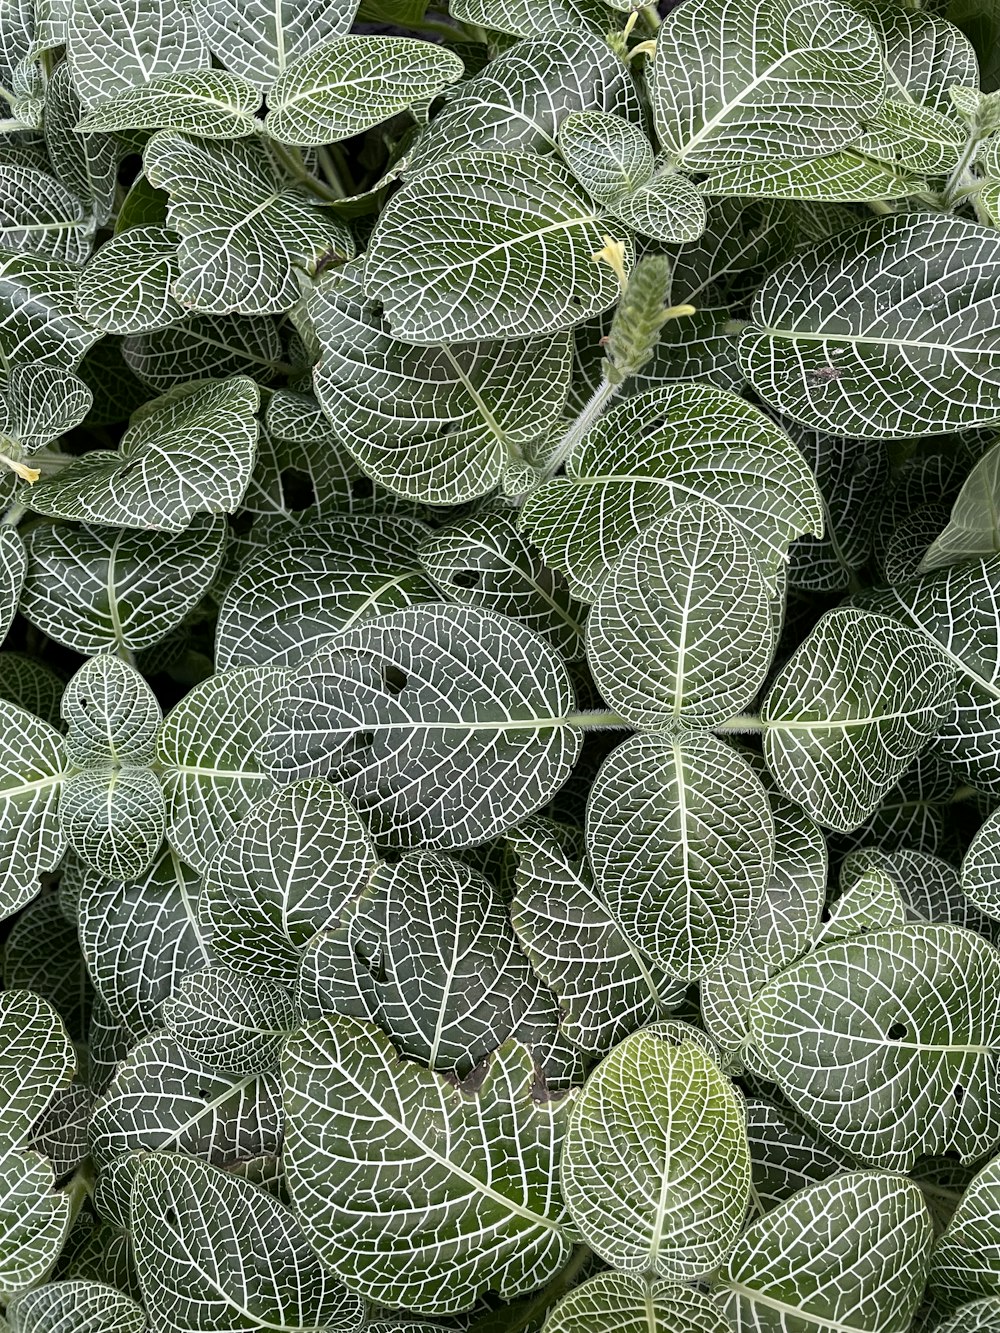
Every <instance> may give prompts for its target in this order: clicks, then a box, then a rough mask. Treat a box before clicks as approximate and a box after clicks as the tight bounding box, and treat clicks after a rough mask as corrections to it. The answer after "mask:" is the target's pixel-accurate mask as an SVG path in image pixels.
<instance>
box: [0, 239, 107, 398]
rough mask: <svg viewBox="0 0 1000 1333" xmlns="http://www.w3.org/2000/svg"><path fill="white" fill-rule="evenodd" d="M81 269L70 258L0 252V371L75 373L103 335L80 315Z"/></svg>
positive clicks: (8, 251)
mask: <svg viewBox="0 0 1000 1333" xmlns="http://www.w3.org/2000/svg"><path fill="white" fill-rule="evenodd" d="M79 274H80V270H79V268H77V266H76V265H75V264H70V263H68V262H67V261H66V260H64V259H47V258H44V257H43V256H42V255H28V254H16V253H14V252H13V251H11V250H3V251H0V366H2V367H3V370H4V372H5V373H6V372H9V370H10V368H11V366H15V365H18V366H20V365H35V364H41V365H46V366H52V365H54V366H58V367H59V368H60V369H62V370H75V369H76V367H77V366H78V365H79V364H80V361H81V360H82V358H83V355H84V353H85V352H86V351H87V349H88V348H89V347H90V346H91V345H92V344H93V343H95V342H96V341H97V340H98V338H99V337H100V336H101V332H100V330H99V329H97V328H93V327H92V326H91V325H90V324H88V323H87V322H86V320H84V319H83V318H82V317H81V315H80V314H79V312H78V311H77V305H76V284H77V280H78V278H79Z"/></svg>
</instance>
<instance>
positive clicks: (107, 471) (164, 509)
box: [30, 376, 259, 532]
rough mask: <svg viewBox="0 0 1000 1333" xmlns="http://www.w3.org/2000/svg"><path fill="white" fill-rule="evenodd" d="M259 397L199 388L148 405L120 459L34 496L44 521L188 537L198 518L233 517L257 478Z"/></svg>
mask: <svg viewBox="0 0 1000 1333" xmlns="http://www.w3.org/2000/svg"><path fill="white" fill-rule="evenodd" d="M258 400H259V395H258V390H257V386H256V385H255V384H254V383H253V381H252V380H250V379H246V378H244V377H242V376H241V377H234V378H233V379H229V380H225V381H221V382H214V383H203V384H201V385H192V386H191V387H190V388H189V390H188V392H186V393H184V394H181V395H177V394H168V395H166V396H165V397H163V398H161V399H156V400H154V401H153V402H152V403H149V404H147V406H146V408H145V409H144V410H143V412H142V414H141V415H140V416H138V417H137V418H136V419H135V420H134V422H133V424H132V425H131V426H130V427H129V429H128V430H127V431H126V432H125V434H124V435H123V436H122V440H121V444H120V445H119V448H118V450H117V452H116V453H114V454H111V455H109V454H108V453H107V452H106V451H103V450H102V451H99V452H98V451H95V452H93V453H90V454H87V455H85V456H84V457H83V458H81V459H79V460H77V461H76V462H74V463H71V464H70V465H69V466H68V467H65V468H63V469H62V470H61V471H60V472H58V473H57V474H56V475H55V476H54V477H51V478H49V479H47V480H45V481H41V482H39V483H38V484H37V485H36V486H34V487H33V488H32V491H31V495H30V503H31V507H32V509H34V510H35V512H36V513H39V514H48V515H49V516H50V517H53V518H68V519H79V520H81V521H83V522H87V523H92V524H106V525H108V526H110V527H119V528H145V529H153V530H154V531H158V532H183V530H184V529H185V528H186V527H187V526H188V524H189V523H190V522H191V520H192V519H193V518H194V517H195V515H196V514H202V513H227V514H231V513H234V512H235V511H236V509H237V508H238V507H239V502H240V499H241V498H242V496H243V492H244V491H245V490H246V488H247V484H248V482H249V480H250V474H251V472H252V470H253V463H254V457H255V453H256V444H257V429H258V428H257V422H256V419H255V417H254V413H255V412H256V410H257V405H258Z"/></svg>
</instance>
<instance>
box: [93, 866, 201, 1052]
mask: <svg viewBox="0 0 1000 1333" xmlns="http://www.w3.org/2000/svg"><path fill="white" fill-rule="evenodd" d="M198 890H199V885H198V878H197V876H196V875H195V874H194V872H193V871H192V870H189V869H188V867H187V866H185V865H183V864H182V862H181V861H180V860H179V859H178V857H177V856H176V855H175V854H174V853H173V852H170V851H164V852H163V854H162V855H161V856H160V857H159V858H158V860H157V861H156V862H155V864H154V865H153V866H152V868H151V869H150V870H149V871H148V873H147V874H145V875H144V876H143V877H142V878H141V879H140V880H137V881H133V882H131V883H115V882H113V881H108V880H106V879H103V878H101V877H95V876H90V877H89V878H88V879H87V880H85V881H84V886H83V890H82V892H81V894H80V901H79V907H78V914H79V934H80V947H81V949H82V951H83V956H84V958H85V960H86V963H87V967H88V969H89V971H90V975H91V976H92V977H93V980H94V985H95V986H96V988H97V990H98V993H99V994H100V996H101V998H102V999H103V1001H104V1003H105V1004H106V1005H107V1008H108V1010H109V1011H110V1015H111V1017H112V1018H113V1020H114V1022H116V1023H117V1024H120V1025H121V1026H122V1027H124V1028H126V1029H127V1030H128V1032H129V1033H130V1034H132V1037H133V1039H134V1040H138V1038H140V1037H143V1036H146V1035H147V1034H148V1033H150V1032H152V1031H153V1029H154V1028H155V1027H157V1026H159V1023H160V1011H161V1005H162V1003H163V1001H164V1000H165V999H167V998H168V997H169V996H170V995H172V994H173V993H174V991H175V990H176V988H177V986H178V985H179V983H180V980H181V978H182V977H183V976H184V974H185V973H186V972H189V971H193V970H195V969H197V968H203V967H205V966H206V965H207V964H208V963H210V962H211V961H212V955H211V953H210V950H209V944H208V937H209V931H207V930H206V929H204V928H203V927H202V925H201V924H200V922H199V918H198Z"/></svg>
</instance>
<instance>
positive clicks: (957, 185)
mask: <svg viewBox="0 0 1000 1333" xmlns="http://www.w3.org/2000/svg"><path fill="white" fill-rule="evenodd" d="M979 142H980V140H979V135H978V134H976V133H975V131H972V132H970V134H969V137H968V139H966V141H965V147H964V148H963V149H962V156H961V157H960V158H959V159H958V162H957V164H956V166H955V169H954V171H953V172H952V173H951V175H950V176H949V177H948V181H947V183H946V185H945V187H944V190H943V191H942V194H941V203H942V204H943V206H944V207H945V208H954V206H955V204H956V203H958V202H959V198H958V196H959V195H960V194H961V192H962V190H963V189H968V188H969V186H970V185H971V186H972V187H973V188H974V187H975V185H976V180H975V177H974V176H973V175H972V172H971V171H970V170H969V168H970V167H971V166H972V161H973V158H974V157H975V156H976V149H977V148H978V147H979Z"/></svg>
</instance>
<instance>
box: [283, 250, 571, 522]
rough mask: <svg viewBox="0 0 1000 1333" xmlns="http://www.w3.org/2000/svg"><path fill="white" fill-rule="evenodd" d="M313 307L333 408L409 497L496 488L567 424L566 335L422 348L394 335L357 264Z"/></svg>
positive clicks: (360, 456) (351, 439)
mask: <svg viewBox="0 0 1000 1333" xmlns="http://www.w3.org/2000/svg"><path fill="white" fill-rule="evenodd" d="M307 309H308V312H309V318H310V320H311V322H312V325H313V327H314V329H315V332H316V336H317V338H318V339H319V342H320V346H321V348H322V358H321V360H320V362H319V365H318V366H317V367H316V369H315V371H314V383H315V387H316V396H317V398H318V399H319V401H320V404H321V406H322V407H323V410H324V412H325V413H326V415H327V417H328V418H329V420H330V422H331V424H332V425H333V427H334V429H335V430H336V431H337V432H338V434H339V436H340V438H341V439H342V440H343V442H344V443H345V444H346V445H347V447H348V448H349V449H350V450H351V453H352V454H353V455H354V456H355V458H357V460H358V462H359V463H360V464H361V465H362V467H363V468H364V469H365V471H366V473H367V474H368V475H369V476H371V477H373V478H374V479H375V480H376V481H379V482H381V483H382V484H383V485H386V486H389V487H390V488H391V489H392V490H394V491H396V492H397V493H399V494H401V495H405V496H407V497H409V498H411V499H415V500H423V501H427V502H429V503H431V504H458V503H461V502H462V501H465V500H470V499H474V498H475V497H477V496H480V495H485V494H486V493H487V492H489V491H491V490H493V489H495V487H496V486H497V484H498V483H499V482H500V481H501V479H502V477H503V474H504V469H505V468H506V467H507V466H508V465H509V464H511V463H516V462H518V461H520V460H523V459H524V458H527V459H528V460H529V461H534V459H535V457H536V456H537V454H538V452H539V450H540V449H542V448H543V447H544V445H545V444H546V443H547V441H548V437H549V436H550V435H551V434H552V433H553V431H555V430H556V428H557V427H558V425H559V422H560V419H561V416H562V412H563V407H564V404H565V401H566V391H567V388H568V386H569V378H570V366H571V349H570V340H569V337H568V336H567V335H566V334H555V335H547V336H545V337H541V338H529V339H527V340H524V339H521V338H517V339H508V340H505V341H488V342H477V343H470V344H468V345H459V346H432V347H417V346H414V345H413V344H412V343H407V342H403V341H401V340H400V339H399V338H397V337H394V336H393V335H392V334H391V333H390V332H389V329H388V327H387V324H386V321H385V320H384V319H383V318H382V316H381V314H380V312H379V309H378V307H377V306H375V305H373V304H372V303H371V302H369V301H366V300H365V298H364V295H363V292H362V288H361V284H360V282H359V280H358V276H357V273H356V271H355V270H354V269H353V268H352V269H349V270H348V271H347V272H345V273H344V274H342V275H337V276H335V277H332V278H330V279H328V280H326V281H325V282H324V283H322V284H321V285H320V286H319V287H317V288H316V289H315V291H313V292H312V293H311V294H310V297H309V300H308V306H307ZM511 332H514V329H513V328H510V329H505V330H504V334H508V333H511Z"/></svg>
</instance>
